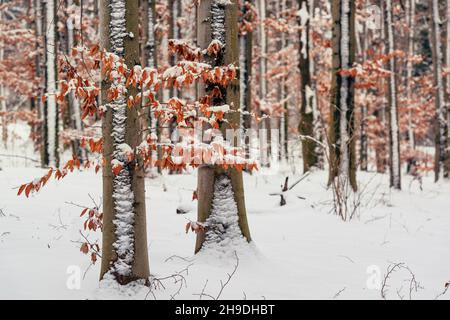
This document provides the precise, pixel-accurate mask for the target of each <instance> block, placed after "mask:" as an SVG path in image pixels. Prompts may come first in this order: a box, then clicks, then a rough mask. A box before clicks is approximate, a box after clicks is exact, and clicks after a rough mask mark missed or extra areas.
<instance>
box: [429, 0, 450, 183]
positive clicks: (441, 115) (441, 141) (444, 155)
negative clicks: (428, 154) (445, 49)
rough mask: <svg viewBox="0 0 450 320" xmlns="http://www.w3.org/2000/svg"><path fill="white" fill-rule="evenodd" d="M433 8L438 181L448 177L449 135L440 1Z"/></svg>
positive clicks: (435, 164) (436, 171)
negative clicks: (443, 70)
mask: <svg viewBox="0 0 450 320" xmlns="http://www.w3.org/2000/svg"><path fill="white" fill-rule="evenodd" d="M431 9H432V24H433V27H432V35H433V50H432V51H433V72H434V87H435V90H436V93H435V104H436V124H435V128H436V129H435V137H436V140H435V146H436V150H435V163H434V173H435V177H434V178H435V181H438V180H439V178H440V177H441V174H443V176H444V178H448V176H449V172H448V165H447V162H448V161H449V160H448V158H449V157H448V146H447V143H448V141H447V140H448V137H447V134H448V132H447V129H448V128H447V108H446V105H445V98H444V84H443V77H442V45H441V19H440V16H439V1H438V0H433V1H432V4H431Z"/></svg>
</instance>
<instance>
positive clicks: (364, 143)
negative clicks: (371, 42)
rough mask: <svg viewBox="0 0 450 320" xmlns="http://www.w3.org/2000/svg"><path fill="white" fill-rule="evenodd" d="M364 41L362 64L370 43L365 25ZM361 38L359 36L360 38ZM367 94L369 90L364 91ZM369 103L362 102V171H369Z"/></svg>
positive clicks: (360, 163) (360, 153)
mask: <svg viewBox="0 0 450 320" xmlns="http://www.w3.org/2000/svg"><path fill="white" fill-rule="evenodd" d="M362 36H363V40H362V48H361V51H362V52H361V59H362V63H364V61H366V59H367V42H368V39H367V38H368V36H369V35H368V34H367V27H366V26H365V25H364V30H363V34H362ZM358 37H359V36H358ZM364 91H365V92H367V90H364ZM366 121H367V103H366V102H365V101H361V123H360V130H361V132H360V152H359V158H360V159H359V165H360V168H361V170H362V171H367V166H368V162H369V161H368V143H367V131H366V127H367V123H366Z"/></svg>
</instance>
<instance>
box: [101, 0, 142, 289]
mask: <svg viewBox="0 0 450 320" xmlns="http://www.w3.org/2000/svg"><path fill="white" fill-rule="evenodd" d="M99 9H100V17H101V23H100V28H101V44H102V47H103V48H104V49H106V50H107V51H111V52H112V53H115V54H116V55H119V56H121V57H122V58H123V59H124V61H125V63H126V65H127V66H128V67H129V68H132V67H133V66H134V65H136V64H139V59H140V55H139V42H138V38H137V35H138V19H137V18H136V17H137V16H138V10H139V8H138V2H137V1H125V0H101V3H100V8H99ZM111 85H113V84H112V83H110V82H109V80H108V79H106V78H103V79H102V100H103V103H105V104H106V103H107V101H106V90H107V89H108V88H109V87H110V86H111ZM135 94H136V89H134V88H128V91H127V94H126V96H124V97H122V98H119V99H117V100H115V101H113V102H110V103H109V104H107V106H108V108H107V111H106V113H105V115H104V118H103V123H102V133H103V139H104V145H103V146H104V147H103V156H104V157H105V160H106V161H105V166H104V168H103V213H104V228H103V248H102V266H101V273H100V279H103V278H104V277H105V276H106V275H108V276H112V277H113V278H114V279H115V280H116V281H117V282H119V283H120V284H126V283H129V282H131V281H134V280H138V279H143V280H144V281H145V282H148V277H149V275H150V272H149V262H148V249H147V229H146V209H145V186H144V170H143V165H142V159H141V158H140V157H139V156H138V155H135V159H134V160H132V161H131V162H128V163H125V165H124V167H123V169H122V170H121V171H120V173H119V174H117V175H114V174H113V172H112V165H111V161H112V160H113V159H116V160H122V161H123V159H122V158H121V157H120V153H119V150H118V146H119V145H120V144H122V143H126V144H128V145H129V146H130V147H131V149H133V150H135V148H136V147H137V146H138V145H139V144H140V142H141V140H142V137H141V134H140V132H139V128H140V123H139V121H140V120H139V117H138V112H139V109H140V106H138V105H135V106H133V107H132V108H128V107H127V105H126V101H127V99H128V96H129V95H135ZM124 239H125V240H126V239H128V245H124V244H123V240H124Z"/></svg>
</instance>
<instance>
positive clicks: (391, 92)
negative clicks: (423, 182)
mask: <svg viewBox="0 0 450 320" xmlns="http://www.w3.org/2000/svg"><path fill="white" fill-rule="evenodd" d="M392 9H393V8H392V0H385V11H386V16H385V24H386V28H385V30H386V40H387V46H386V49H387V51H386V54H392V53H393V52H394V51H395V46H394V26H393V23H394V22H393V10H392ZM389 71H390V75H389V82H388V99H387V100H388V110H387V112H386V113H387V115H388V127H389V129H388V130H389V173H390V186H391V187H393V188H395V189H399V190H400V189H401V171H400V134H399V127H398V107H397V74H396V59H395V57H391V59H389Z"/></svg>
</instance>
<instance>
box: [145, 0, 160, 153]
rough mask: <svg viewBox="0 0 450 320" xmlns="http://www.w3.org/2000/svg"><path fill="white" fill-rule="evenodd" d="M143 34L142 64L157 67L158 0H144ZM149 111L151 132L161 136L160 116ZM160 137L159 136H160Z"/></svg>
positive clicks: (147, 109)
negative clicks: (156, 27) (156, 28)
mask: <svg viewBox="0 0 450 320" xmlns="http://www.w3.org/2000/svg"><path fill="white" fill-rule="evenodd" d="M143 11H144V16H143V30H144V32H143V34H144V41H145V42H144V45H143V50H142V53H143V57H142V65H146V66H147V67H150V68H155V69H157V51H156V37H155V25H156V0H143ZM142 102H143V103H144V104H146V103H147V102H148V101H147V100H146V99H143V101H142ZM145 110H146V112H148V122H147V123H148V125H149V126H150V133H152V134H155V135H156V136H157V137H160V130H159V129H158V118H157V117H155V114H154V112H152V109H151V108H148V107H147V108H145ZM158 139H159V138H158ZM152 157H153V158H154V160H156V159H155V158H157V157H158V155H157V153H155V154H153V153H152Z"/></svg>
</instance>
